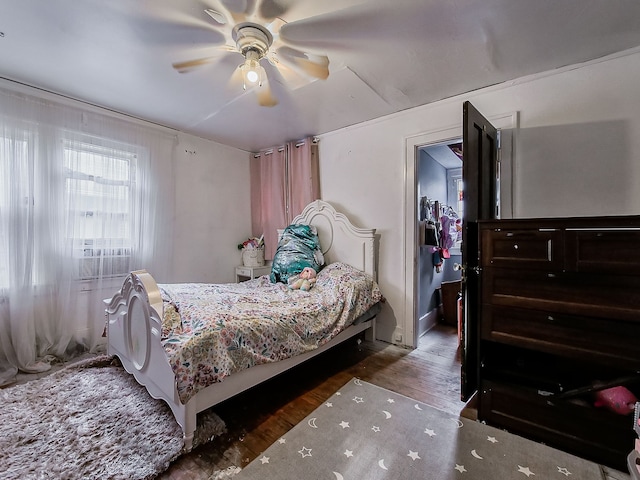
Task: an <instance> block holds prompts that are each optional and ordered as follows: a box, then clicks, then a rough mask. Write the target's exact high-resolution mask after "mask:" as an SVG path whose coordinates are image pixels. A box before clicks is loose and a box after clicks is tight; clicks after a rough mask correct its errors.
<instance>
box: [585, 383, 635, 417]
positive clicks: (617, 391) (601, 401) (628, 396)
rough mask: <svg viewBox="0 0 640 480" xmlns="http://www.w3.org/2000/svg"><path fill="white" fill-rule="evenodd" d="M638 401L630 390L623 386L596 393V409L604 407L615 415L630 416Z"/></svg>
mask: <svg viewBox="0 0 640 480" xmlns="http://www.w3.org/2000/svg"><path fill="white" fill-rule="evenodd" d="M637 401H638V399H637V398H636V397H635V395H634V394H633V393H632V392H630V391H629V390H628V389H626V388H625V387H622V386H618V387H612V388H607V389H605V390H600V391H599V392H596V393H595V402H594V405H595V406H596V407H604V408H606V409H608V410H610V411H612V412H613V413H618V414H620V415H630V414H631V413H633V409H634V407H635V403H636V402H637Z"/></svg>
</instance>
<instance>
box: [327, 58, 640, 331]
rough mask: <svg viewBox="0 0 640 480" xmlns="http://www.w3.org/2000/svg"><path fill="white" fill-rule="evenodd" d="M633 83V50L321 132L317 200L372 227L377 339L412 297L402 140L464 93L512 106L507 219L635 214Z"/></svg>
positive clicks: (432, 127) (639, 102) (483, 102)
mask: <svg viewBox="0 0 640 480" xmlns="http://www.w3.org/2000/svg"><path fill="white" fill-rule="evenodd" d="M638 85H640V49H635V50H634V51H630V52H626V53H625V54H620V55H617V56H613V57H610V58H608V59H603V60H601V61H597V62H591V63H589V64H585V65H579V66H573V67H569V68H565V69H560V70H557V71H555V72H550V73H547V74H541V75H535V76H532V77H527V78H524V79H520V80H517V81H512V82H508V83H506V84H503V85H499V86H494V87H489V88H486V89H483V90H479V91H476V92H472V93H470V94H467V95H462V96H459V97H455V98H451V99H447V100H443V101H440V102H436V103H433V104H430V105H426V106H423V107H418V108H414V109H411V110H407V111H404V112H401V113H399V114H395V115H391V116H388V117H385V118H381V119H377V120H375V121H371V122H366V123H362V124H359V125H355V126H352V127H347V128H344V129H341V130H338V131H335V132H331V133H329V134H325V135H322V136H321V137H320V143H319V148H320V177H321V191H322V197H323V199H324V200H326V201H328V202H330V203H331V204H333V205H334V206H335V207H336V208H337V209H338V210H340V211H342V212H344V213H346V214H347V215H348V216H349V217H350V218H351V220H352V221H353V222H354V224H355V225H356V226H360V227H369V228H377V231H378V233H379V234H380V249H379V265H378V280H379V283H380V288H381V289H382V292H383V294H384V295H385V297H386V299H387V303H386V305H385V307H384V310H383V312H382V314H381V315H380V316H379V322H378V338H380V339H382V340H385V341H393V340H394V338H395V335H396V334H398V333H399V334H402V333H403V332H404V331H406V330H407V325H408V324H409V322H413V319H412V318H407V314H406V306H405V302H406V301H407V300H409V301H410V300H411V299H410V297H411V296H413V294H412V293H410V292H408V291H407V290H408V289H406V288H405V261H404V254H405V252H404V246H405V241H406V238H405V232H404V231H403V220H404V208H405V207H404V203H405V201H404V199H405V187H406V185H405V165H406V155H405V145H406V142H407V138H409V137H413V136H416V135H420V134H423V133H424V132H433V131H438V130H446V129H450V128H451V127H456V126H459V125H461V122H462V103H463V102H464V101H465V100H470V101H471V102H472V103H473V104H474V105H475V106H476V107H477V108H478V109H479V110H480V111H481V112H483V113H484V114H485V116H488V117H491V116H496V115H501V114H504V113H509V112H519V119H520V122H519V129H518V130H517V131H516V132H515V135H514V141H515V143H514V147H515V153H514V155H515V157H514V162H513V166H512V167H513V176H514V178H513V182H512V188H513V215H514V216H515V217H539V216H585V215H617V214H640V189H639V188H636V185H640V153H638V152H640V87H638ZM507 180H508V179H505V178H503V179H502V181H503V182H504V181H507ZM403 338H404V337H403ZM401 343H405V342H404V341H403V342H401Z"/></svg>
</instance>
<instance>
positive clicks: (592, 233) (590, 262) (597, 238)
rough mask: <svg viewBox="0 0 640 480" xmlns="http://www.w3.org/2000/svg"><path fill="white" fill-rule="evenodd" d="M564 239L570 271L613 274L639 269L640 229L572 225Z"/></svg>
mask: <svg viewBox="0 0 640 480" xmlns="http://www.w3.org/2000/svg"><path fill="white" fill-rule="evenodd" d="M565 242H566V266H567V269H568V270H573V271H576V272H594V273H598V274H607V273H608V274H614V275H637V274H638V271H639V270H640V228H624V227H621V228H608V229H605V228H602V229H571V228H569V229H567V231H566V240H565Z"/></svg>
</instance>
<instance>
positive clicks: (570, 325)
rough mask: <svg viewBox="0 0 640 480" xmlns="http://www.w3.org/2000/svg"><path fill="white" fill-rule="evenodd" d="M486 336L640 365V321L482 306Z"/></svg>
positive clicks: (628, 365) (571, 354)
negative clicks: (639, 346)
mask: <svg viewBox="0 0 640 480" xmlns="http://www.w3.org/2000/svg"><path fill="white" fill-rule="evenodd" d="M481 335H482V338H483V339H484V340H490V341H494V342H500V343H504V344H508V345H513V346H518V347H523V348H528V349H533V350H538V351H541V352H547V353H554V354H559V355H563V356H566V357H571V358H577V359H582V360H585V361H591V362H600V363H602V364H606V365H612V366H619V367H622V368H636V367H637V366H640V348H638V339H639V338H640V323H638V322H625V321H618V320H611V319H604V318H594V317H585V316H579V315H570V314H564V313H556V312H546V311H543V310H532V309H522V308H514V307H503V306H495V305H483V306H482V322H481Z"/></svg>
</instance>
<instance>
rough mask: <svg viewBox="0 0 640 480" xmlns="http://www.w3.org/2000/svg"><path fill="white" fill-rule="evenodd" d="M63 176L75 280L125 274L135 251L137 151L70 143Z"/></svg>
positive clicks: (65, 152) (68, 238)
mask: <svg viewBox="0 0 640 480" xmlns="http://www.w3.org/2000/svg"><path fill="white" fill-rule="evenodd" d="M64 172H65V183H64V193H65V198H66V201H67V204H68V205H69V209H68V212H67V215H68V217H67V222H66V223H67V225H66V231H67V235H66V241H67V242H68V244H69V245H70V246H71V248H72V256H73V258H74V260H75V269H76V271H75V278H77V279H82V280H87V279H93V278H99V277H102V278H104V277H111V276H119V275H123V274H126V273H127V272H129V270H130V268H129V267H130V259H131V250H132V248H133V241H132V231H133V221H134V214H133V205H132V198H133V189H134V188H135V172H136V155H135V153H133V152H129V151H126V150H124V149H117V148H104V147H99V146H95V145H90V144H86V143H77V142H74V143H71V142H69V143H66V144H65V148H64Z"/></svg>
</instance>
